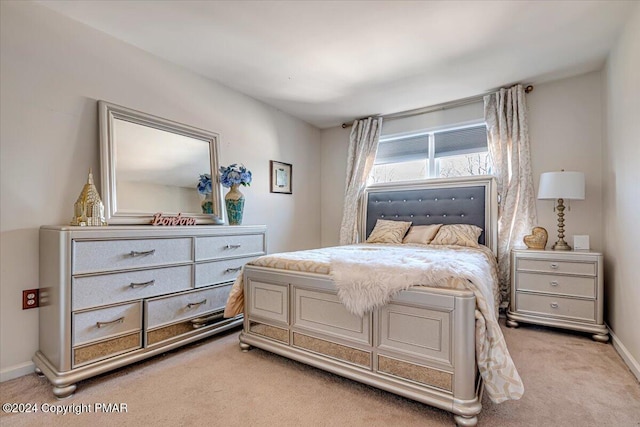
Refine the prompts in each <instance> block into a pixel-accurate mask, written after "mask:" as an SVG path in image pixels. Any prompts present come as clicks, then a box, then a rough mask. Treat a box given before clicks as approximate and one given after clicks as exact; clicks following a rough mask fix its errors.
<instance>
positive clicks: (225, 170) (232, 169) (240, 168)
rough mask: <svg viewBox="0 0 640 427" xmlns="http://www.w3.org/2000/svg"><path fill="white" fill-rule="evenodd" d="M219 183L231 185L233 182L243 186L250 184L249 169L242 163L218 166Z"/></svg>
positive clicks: (224, 185)
mask: <svg viewBox="0 0 640 427" xmlns="http://www.w3.org/2000/svg"><path fill="white" fill-rule="evenodd" d="M220 183H221V184H222V186H223V187H227V188H229V187H231V186H232V185H234V184H241V185H244V186H250V185H251V171H249V170H247V168H245V167H244V165H242V164H240V165H239V164H237V163H234V164H232V165H229V166H227V167H224V166H221V167H220Z"/></svg>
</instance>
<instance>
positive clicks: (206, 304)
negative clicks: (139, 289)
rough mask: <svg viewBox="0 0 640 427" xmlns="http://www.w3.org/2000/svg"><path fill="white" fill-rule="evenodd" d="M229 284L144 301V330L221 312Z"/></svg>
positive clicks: (229, 288) (229, 287)
mask: <svg viewBox="0 0 640 427" xmlns="http://www.w3.org/2000/svg"><path fill="white" fill-rule="evenodd" d="M229 291H231V284H228V285H223V286H216V287H213V288H207V289H202V290H198V291H193V292H183V293H181V294H179V295H173V296H169V297H159V298H154V299H149V300H146V301H145V303H144V304H145V313H146V328H147V329H151V328H156V327H158V326H162V325H166V324H169V323H173V322H177V321H179V320H183V319H188V318H191V317H196V316H200V315H202V314H204V313H207V312H210V311H215V310H221V309H223V308H224V305H225V304H226V303H227V297H228V296H229Z"/></svg>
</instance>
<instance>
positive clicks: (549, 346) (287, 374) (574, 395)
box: [0, 325, 640, 427]
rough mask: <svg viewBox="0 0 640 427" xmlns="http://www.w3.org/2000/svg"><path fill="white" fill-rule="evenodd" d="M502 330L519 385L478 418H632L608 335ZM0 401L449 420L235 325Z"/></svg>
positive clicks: (96, 420)
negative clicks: (278, 349)
mask: <svg viewBox="0 0 640 427" xmlns="http://www.w3.org/2000/svg"><path fill="white" fill-rule="evenodd" d="M502 329H503V332H504V335H505V338H506V341H507V345H508V347H509V351H510V352H511V355H512V357H513V359H514V361H515V364H516V366H517V368H518V371H519V372H520V375H521V376H522V380H523V381H524V385H525V394H524V397H523V398H522V399H521V400H519V401H509V402H505V403H502V404H493V403H491V402H490V401H489V399H488V398H487V397H486V396H485V397H484V399H483V410H482V413H481V414H480V416H479V425H480V426H501V427H502V426H571V427H591V426H593V427H602V426H616V427H627V426H633V427H637V426H640V384H638V381H637V380H636V378H635V377H634V376H633V374H632V373H631V372H630V371H629V370H628V368H627V367H626V365H625V364H624V363H623V362H622V359H621V358H620V356H619V355H618V354H617V353H616V351H615V350H614V349H613V346H612V345H611V344H601V343H597V342H594V341H592V340H591V339H590V338H589V336H588V335H582V334H577V333H572V332H568V331H561V330H554V329H549V328H544V327H537V326H529V325H527V326H522V327H520V328H518V329H510V328H505V327H504V325H502ZM0 400H1V403H7V402H13V403H36V404H38V406H40V407H42V405H43V404H45V403H46V404H52V405H72V404H75V405H76V406H77V405H80V404H87V405H88V406H89V407H92V408H95V406H94V404H95V403H125V404H126V407H127V412H126V413H109V414H106V413H96V412H91V413H83V414H81V415H75V414H66V415H55V414H51V413H43V412H42V411H40V412H38V413H35V414H34V413H30V414H5V413H3V414H2V415H1V416H0V425H2V426H3V427H5V426H38V425H42V426H44V425H46V426H57V425H60V426H87V425H90V426H103V425H104V426H107V425H109V426H110V425H119V426H142V425H162V426H174V425H180V426H183V425H186V426H188V425H212V426H421V427H431V426H453V425H454V422H453V417H452V416H451V414H449V413H448V412H445V411H441V410H438V409H434V408H431V407H429V406H426V405H423V404H420V403H417V402H413V401H411V400H408V399H404V398H402V397H398V396H395V395H393V394H390V393H387V392H383V391H380V390H377V389H374V388H372V387H369V386H365V385H362V384H359V383H356V382H353V381H350V380H347V379H343V378H340V377H338V376H335V375H333V374H329V373H326V372H324V371H321V370H318V369H315V368H312V367H309V366H306V365H303V364H300V363H297V362H293V361H290V360H288V359H285V358H283V357H280V356H276V355H273V354H270V353H268V352H265V351H262V350H258V349H253V350H252V351H250V352H248V353H242V352H240V350H239V348H238V331H237V330H236V331H233V332H231V333H226V334H224V335H222V336H217V337H213V338H210V339H207V340H204V341H201V342H199V343H196V344H192V345H189V346H187V347H184V348H182V349H179V350H176V351H173V352H169V353H166V354H163V355H160V356H157V357H155V358H152V359H149V360H146V361H144V362H140V363H137V364H135V365H132V366H129V367H126V368H123V369H120V370H118V371H114V372H111V373H108V374H105V375H102V376H100V377H96V378H92V379H89V380H86V381H82V382H80V383H79V384H78V390H77V391H76V394H75V395H74V396H72V397H70V398H67V399H64V400H56V399H55V398H54V397H53V394H52V393H51V387H50V385H49V383H48V382H47V380H46V379H44V378H38V377H37V376H35V374H34V375H28V376H25V377H21V378H17V379H15V380H11V381H7V382H4V383H2V384H0Z"/></svg>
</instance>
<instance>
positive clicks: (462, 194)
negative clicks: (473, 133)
mask: <svg viewBox="0 0 640 427" xmlns="http://www.w3.org/2000/svg"><path fill="white" fill-rule="evenodd" d="M362 208H363V210H362V215H361V222H362V223H361V227H360V233H361V235H362V236H364V238H362V239H361V240H362V241H364V240H366V238H367V237H368V236H369V234H370V233H371V231H372V230H373V227H374V226H375V224H376V221H377V220H378V219H388V220H396V221H411V222H412V223H413V225H426V224H473V225H477V226H478V227H480V228H482V230H483V232H482V234H481V235H480V238H479V242H480V243H481V244H484V245H486V246H488V247H489V248H491V249H492V250H493V251H494V253H496V252H497V196H496V189H495V180H494V178H492V177H487V176H482V177H468V178H453V179H437V180H429V181H420V182H411V183H407V182H405V183H397V184H396V183H389V184H379V185H375V186H371V187H369V188H367V190H366V191H365V195H364V200H363V205H362Z"/></svg>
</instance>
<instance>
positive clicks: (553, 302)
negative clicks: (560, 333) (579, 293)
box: [516, 292, 596, 322]
mask: <svg viewBox="0 0 640 427" xmlns="http://www.w3.org/2000/svg"><path fill="white" fill-rule="evenodd" d="M516 310H517V311H518V312H520V313H529V314H534V315H543V316H548V315H552V316H557V317H566V318H571V319H575V320H577V321H590V322H593V321H595V320H596V317H595V315H596V302H595V301H594V300H583V299H573V298H563V297H558V296H547V295H534V294H526V293H521V292H518V293H517V295H516Z"/></svg>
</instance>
